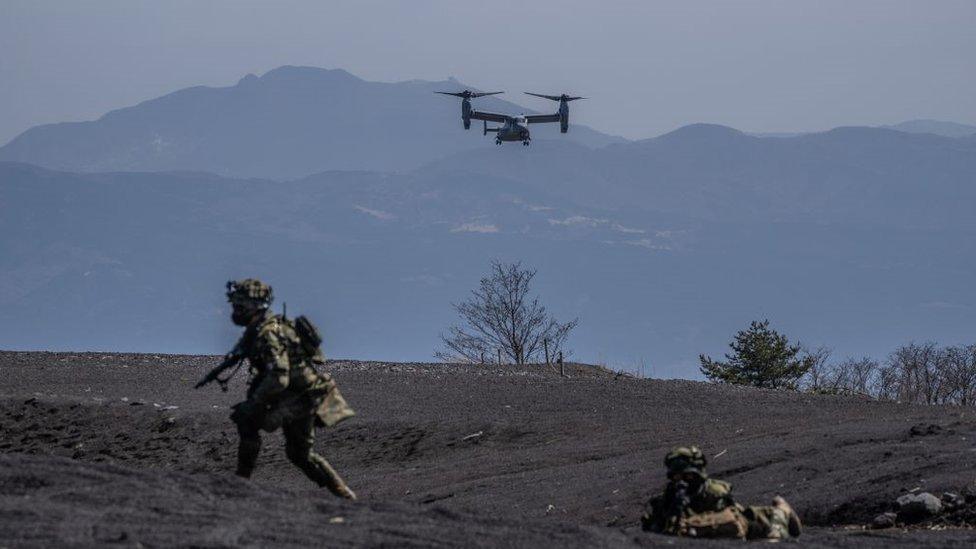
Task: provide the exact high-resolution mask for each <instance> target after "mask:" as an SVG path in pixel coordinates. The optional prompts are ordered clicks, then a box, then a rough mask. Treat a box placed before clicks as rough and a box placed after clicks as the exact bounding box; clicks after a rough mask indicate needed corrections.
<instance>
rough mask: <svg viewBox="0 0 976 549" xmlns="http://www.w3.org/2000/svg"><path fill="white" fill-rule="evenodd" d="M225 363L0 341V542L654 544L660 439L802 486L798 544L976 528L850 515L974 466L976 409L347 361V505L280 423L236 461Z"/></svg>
mask: <svg viewBox="0 0 976 549" xmlns="http://www.w3.org/2000/svg"><path fill="white" fill-rule="evenodd" d="M216 362H217V358H215V357H191V356H174V355H116V354H100V353H76V354H65V353H8V352H0V379H3V380H4V381H3V383H2V385H0V540H6V541H0V546H3V545H4V544H5V543H6V544H10V545H11V546H29V545H36V546H50V545H52V544H62V545H63V544H81V545H102V544H104V543H105V542H107V541H110V540H112V539H115V540H116V541H119V542H120V543H123V544H128V545H130V546H134V545H136V544H137V543H141V544H142V545H144V546H173V545H184V546H185V545H196V546H211V547H218V546H240V545H249V544H254V545H258V546H260V545H268V544H270V543H272V542H274V543H275V544H280V545H295V546H298V545H303V544H308V543H316V540H318V542H319V543H321V542H323V541H325V540H326V539H328V540H329V541H328V543H329V545H372V546H383V545H398V546H403V545H416V546H432V545H443V546H460V545H467V546H472V545H475V546H499V545H509V546H512V545H514V546H539V545H544V544H547V543H548V544H555V545H559V546H587V547H593V546H625V545H654V544H660V543H664V542H673V541H675V540H672V539H670V538H663V537H660V536H653V535H648V534H644V533H641V532H640V531H639V530H638V529H637V528H636V527H635V524H636V522H637V518H638V516H639V514H640V512H641V505H642V503H643V501H644V500H645V499H646V498H647V497H648V496H649V495H650V494H652V493H653V492H655V491H657V490H659V489H660V488H661V486H662V485H663V481H664V479H663V472H662V467H661V459H662V457H663V454H664V453H665V452H666V451H667V449H668V448H669V447H671V446H673V445H675V444H685V443H697V444H699V445H700V446H702V448H703V449H704V450H705V451H706V453H707V454H709V456H715V457H713V459H712V463H711V471H712V474H713V475H714V476H717V477H720V478H724V479H726V480H729V481H731V482H733V484H734V485H735V492H736V493H737V495H738V498H739V499H740V500H742V501H745V502H761V503H764V502H766V501H768V500H769V499H770V498H771V497H772V496H773V495H775V494H777V493H778V494H782V495H784V496H785V497H787V499H789V500H790V501H791V502H792V503H793V504H794V506H795V507H796V508H797V510H798V511H799V512H800V514H801V516H802V517H803V518H804V520H805V521H806V522H807V524H810V525H812V527H811V528H808V529H807V531H806V532H805V535H804V537H803V538H801V540H802V541H803V542H804V545H811V544H812V545H816V546H827V547H846V546H855V545H856V546H859V547H860V546H877V547H883V546H892V545H899V544H904V545H905V546H918V545H931V546H953V545H959V546H971V545H972V544H973V543H974V542H976V535H974V532H973V531H972V530H966V529H949V530H941V531H918V530H913V531H909V532H903V531H900V530H892V531H881V532H879V531H863V530H861V529H859V528H854V527H852V525H857V524H860V523H863V522H865V521H867V520H869V519H870V517H872V516H873V515H874V514H876V513H877V512H879V511H881V510H884V509H886V506H887V505H888V502H890V501H892V500H893V499H894V498H895V497H896V496H897V495H899V494H900V493H903V492H904V491H906V490H911V489H914V488H919V489H923V490H929V491H932V492H934V493H937V494H938V493H940V492H941V491H943V490H958V489H960V488H961V487H962V486H964V485H966V484H968V483H969V482H972V481H974V480H976V467H974V466H976V447H974V444H973V441H974V440H976V419H974V418H973V411H972V410H968V409H962V408H950V407H920V406H905V405H897V404H886V403H876V402H872V401H869V400H865V399H860V398H852V397H829V396H814V395H801V394H795V393H781V392H772V391H761V390H754V389H744V388H735V387H725V386H716V385H709V384H703V383H696V382H689V381H660V380H637V379H632V378H627V377H619V376H615V375H613V374H611V373H609V372H604V371H601V370H597V369H593V368H590V367H582V366H576V365H573V366H571V367H570V368H569V373H570V377H569V378H562V377H560V376H558V375H556V374H555V373H554V372H552V371H550V370H547V369H546V368H544V367H528V368H524V369H515V368H511V367H479V368H473V367H466V366H456V365H431V364H379V363H362V362H352V361H336V362H332V363H330V365H329V369H330V371H332V372H333V374H334V375H335V376H336V378H337V380H338V382H339V384H340V387H341V388H342V391H343V394H344V395H345V396H346V398H347V400H348V401H349V402H350V404H351V405H352V406H353V407H354V408H355V409H356V410H357V412H358V415H357V416H356V417H355V418H353V419H351V420H349V421H347V422H345V423H343V424H342V425H340V426H339V427H338V428H336V429H332V430H327V431H321V432H320V435H321V436H320V440H319V442H318V447H319V449H320V451H321V452H322V453H324V454H325V455H326V456H327V457H328V458H329V459H330V460H331V461H332V462H333V464H334V465H335V466H336V467H337V468H338V469H339V471H340V472H341V473H342V474H343V475H344V476H345V477H346V479H347V481H348V482H349V484H350V485H351V486H352V487H353V489H355V490H356V491H357V493H359V494H360V496H361V501H360V502H358V503H354V504H347V503H343V502H339V501H336V500H334V499H332V498H331V497H330V496H328V494H326V493H323V492H319V491H317V490H315V489H313V488H312V487H311V486H310V485H309V483H308V482H307V481H306V480H305V479H304V477H303V476H301V474H300V473H299V472H298V471H297V470H295V469H294V468H293V467H292V466H291V465H290V464H288V463H287V461H286V459H285V456H284V451H283V448H282V445H281V441H280V438H279V437H278V436H277V435H271V436H269V437H268V438H267V444H266V445H265V448H264V450H263V455H262V458H261V461H260V465H259V469H258V472H257V474H256V477H255V479H254V481H253V482H246V481H242V480H240V479H237V478H235V477H233V476H232V475H231V474H230V471H232V469H233V463H234V452H235V443H236V435H235V431H234V429H233V425H232V424H231V423H230V422H229V420H227V414H228V413H229V410H228V406H229V405H230V404H232V403H233V402H235V401H236V400H237V399H238V398H239V395H240V394H242V392H243V384H242V383H243V379H238V380H236V382H235V384H234V385H232V387H231V390H230V392H228V393H222V392H220V391H219V390H218V389H217V388H216V387H213V386H212V387H208V388H206V389H203V390H198V391H194V390H192V385H193V383H194V382H195V381H196V380H197V379H198V378H199V377H200V376H201V375H202V374H203V373H204V372H205V371H206V369H207V368H209V367H211V366H212V365H214V364H216ZM241 377H243V376H241ZM269 510H273V511H272V512H269ZM335 517H342V519H343V520H342V521H341V522H337V523H330V522H329V521H330V520H331V519H334V518H335ZM323 536H324V537H323ZM692 543H694V544H696V545H701V544H702V542H692ZM719 545H722V544H721V543H719Z"/></svg>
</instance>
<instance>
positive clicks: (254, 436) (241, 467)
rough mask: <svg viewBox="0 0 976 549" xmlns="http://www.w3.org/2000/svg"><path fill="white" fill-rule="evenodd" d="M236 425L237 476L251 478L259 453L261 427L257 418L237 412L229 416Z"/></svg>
mask: <svg viewBox="0 0 976 549" xmlns="http://www.w3.org/2000/svg"><path fill="white" fill-rule="evenodd" d="M230 418H231V420H233V421H234V424H236V425H237V435H238V437H239V441H238V443H237V475H238V476H241V477H244V478H251V473H253V472H254V468H255V467H256V466H257V463H258V454H259V453H260V452H261V426H260V422H259V421H257V418H255V417H251V416H249V415H246V414H244V413H240V412H238V411H237V410H235V411H234V413H233V414H231V416H230Z"/></svg>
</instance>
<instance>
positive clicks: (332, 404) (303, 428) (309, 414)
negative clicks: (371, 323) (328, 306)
mask: <svg viewBox="0 0 976 549" xmlns="http://www.w3.org/2000/svg"><path fill="white" fill-rule="evenodd" d="M227 300H228V301H229V302H230V304H231V306H232V308H233V312H232V315H231V320H232V321H233V322H234V324H236V325H238V326H243V327H244V334H243V335H242V336H241V339H240V340H239V341H238V342H237V345H236V346H235V347H234V349H233V350H232V351H231V352H230V353H228V354H227V355H226V357H225V358H224V361H223V362H222V363H221V364H220V365H219V366H217V367H216V368H214V369H213V370H212V371H211V372H210V373H208V374H207V376H206V377H204V378H203V380H201V381H200V383H198V384H197V387H202V386H203V385H206V384H207V383H209V382H211V381H217V382H219V383H220V384H221V387H222V388H224V390H226V384H227V379H228V378H221V377H220V374H221V372H222V371H224V370H226V369H228V368H230V367H232V366H235V365H237V366H239V365H240V364H241V361H243V360H244V359H246V360H247V362H248V364H249V368H250V372H251V379H250V382H249V385H248V390H247V398H246V400H244V401H243V402H240V403H238V404H237V405H235V406H234V412H233V413H232V414H231V416H230V417H231V419H232V420H233V421H234V423H235V424H236V425H237V432H238V434H239V435H240V444H239V446H238V449H237V474H238V475H239V476H242V477H244V478H250V476H251V473H252V472H254V468H255V466H256V464H257V459H258V453H259V452H260V450H261V431H262V430H263V431H267V432H271V431H274V430H276V429H278V428H279V427H280V428H281V429H282V431H283V433H284V436H285V454H286V455H287V456H288V460H289V461H291V462H292V463H293V464H295V466H297V467H298V468H299V469H301V470H302V472H304V473H305V474H306V475H307V476H308V478H310V479H312V481H314V482H315V483H316V484H318V485H319V486H322V487H325V488H327V489H328V490H329V491H330V492H332V493H333V494H335V495H336V496H338V497H341V498H346V499H356V494H355V493H353V491H352V490H350V489H349V487H348V486H346V483H345V482H343V480H342V478H340V477H339V474H338V473H336V471H335V469H333V468H332V466H331V465H330V464H329V462H328V461H326V460H325V458H323V457H322V456H320V455H319V454H317V453H315V451H314V450H313V448H312V446H313V444H314V442H315V428H316V427H317V426H330V427H331V426H333V425H335V424H336V423H338V422H339V421H342V420H343V419H346V418H348V417H350V416H352V415H353V414H354V412H353V411H352V410H351V409H350V408H349V406H348V405H347V404H346V402H345V400H343V398H342V395H341V394H340V393H339V389H338V387H336V384H335V382H334V381H333V380H332V377H331V376H329V375H328V374H327V373H321V372H318V371H317V370H316V369H315V366H316V365H322V364H324V363H325V357H324V356H323V354H322V350H321V348H320V345H321V343H322V340H321V337H320V336H319V334H318V331H317V330H316V329H315V326H314V325H312V324H311V322H309V321H308V319H306V318H305V317H298V318H296V319H295V320H294V321H292V320H290V319H288V318H286V317H285V316H284V315H275V314H273V313H272V312H271V311H270V310H269V308H270V306H271V302H272V300H273V294H272V291H271V287H270V286H268V285H267V284H265V283H263V282H261V281H260V280H256V279H251V278H249V279H245V280H241V281H232V282H228V283H227ZM231 375H233V374H231Z"/></svg>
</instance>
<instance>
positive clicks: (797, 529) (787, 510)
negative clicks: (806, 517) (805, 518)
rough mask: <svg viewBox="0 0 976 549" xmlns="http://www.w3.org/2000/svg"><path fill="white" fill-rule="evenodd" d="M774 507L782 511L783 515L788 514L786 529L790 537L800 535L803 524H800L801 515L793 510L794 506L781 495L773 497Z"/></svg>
mask: <svg viewBox="0 0 976 549" xmlns="http://www.w3.org/2000/svg"><path fill="white" fill-rule="evenodd" d="M773 507H775V508H776V509H779V510H780V511H782V512H783V515H785V516H786V529H787V532H789V534H790V537H794V538H798V537H800V533H801V531H802V530H803V526H802V525H801V524H800V517H799V516H798V515H797V514H796V511H794V510H793V507H792V506H790V504H789V503H787V502H786V500H785V499H783V498H782V497H780V496H776V497H774V498H773Z"/></svg>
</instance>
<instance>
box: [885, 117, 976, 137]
mask: <svg viewBox="0 0 976 549" xmlns="http://www.w3.org/2000/svg"><path fill="white" fill-rule="evenodd" d="M881 127H882V128H888V129H892V130H898V131H900V132H908V133H931V134H935V135H941V136H943V137H966V136H969V135H974V134H976V126H971V125H969V124H959V123H957V122H944V121H942V120H924V119H923V120H908V121H906V122H902V123H900V124H893V125H891V126H881Z"/></svg>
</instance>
